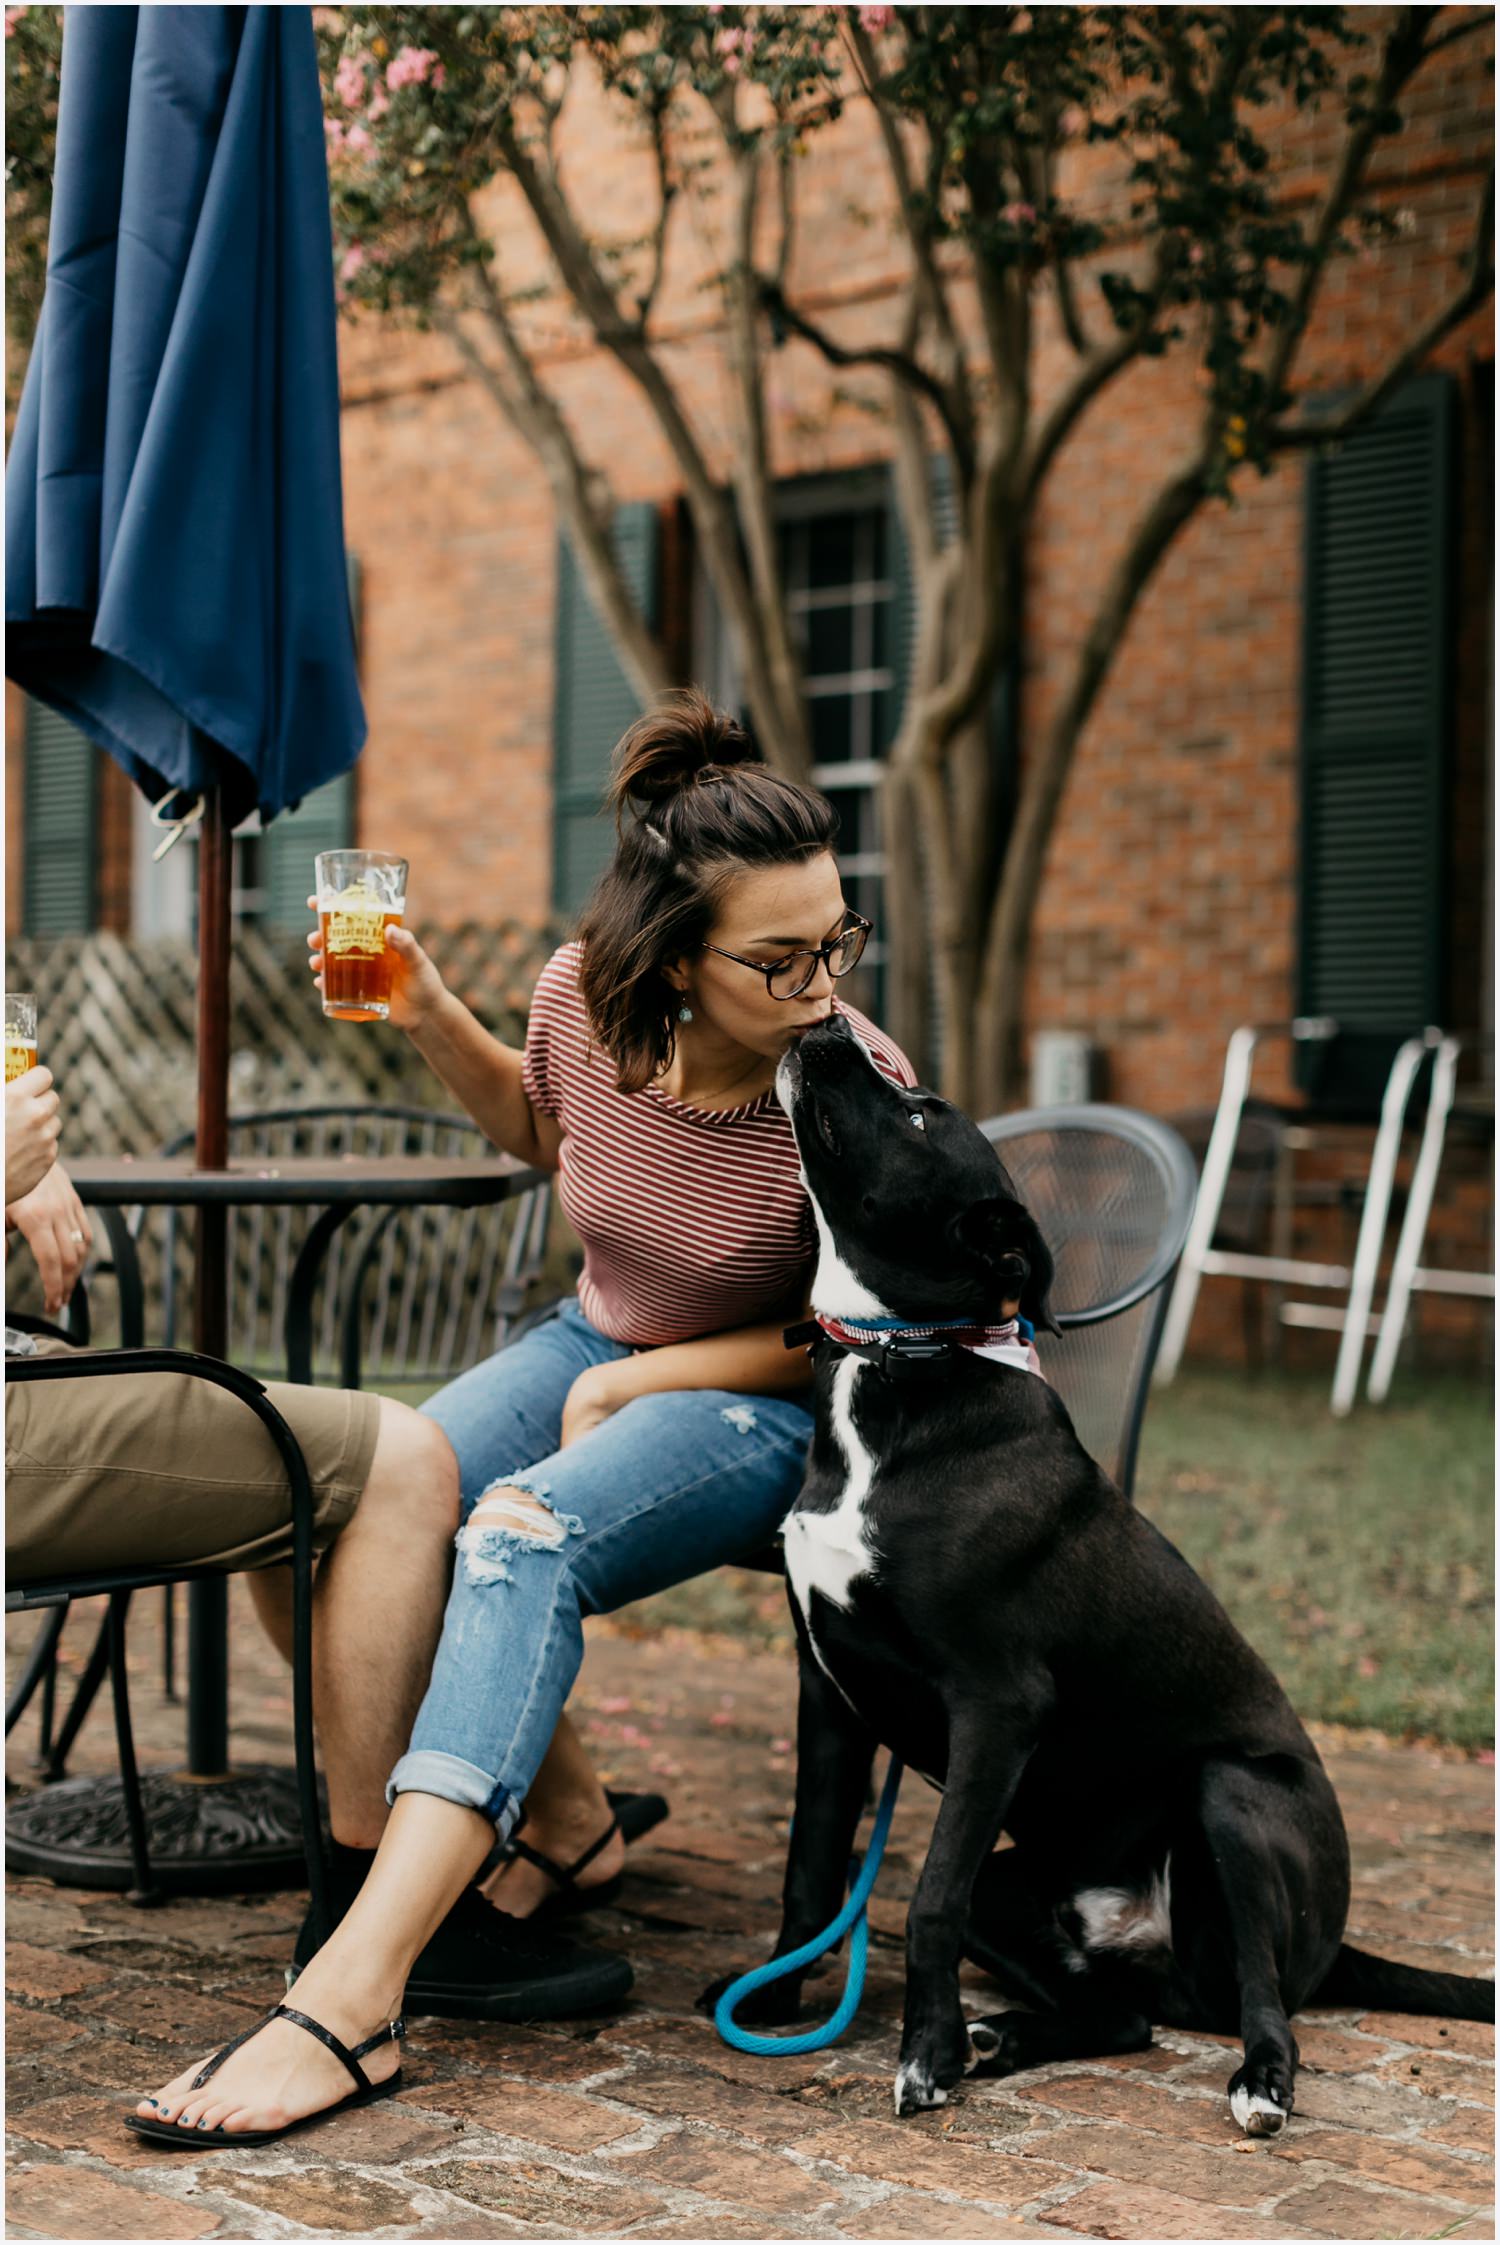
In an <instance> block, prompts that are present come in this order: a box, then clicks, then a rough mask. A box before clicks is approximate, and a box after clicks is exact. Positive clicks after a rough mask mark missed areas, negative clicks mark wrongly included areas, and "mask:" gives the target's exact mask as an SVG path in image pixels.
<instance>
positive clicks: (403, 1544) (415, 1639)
mask: <svg viewBox="0 0 1500 2245" xmlns="http://www.w3.org/2000/svg"><path fill="white" fill-rule="evenodd" d="M379 1400H380V1432H379V1435H378V1437H377V1440H376V1444H375V1455H374V1458H373V1459H372V1460H371V1464H370V1472H369V1478H368V1479H367V1480H366V1482H365V1486H364V1490H363V1493H362V1494H361V1496H360V1500H359V1503H358V1504H357V1505H356V1507H355V1509H354V1513H353V1516H352V1518H351V1519H350V1521H349V1524H348V1526H347V1527H346V1528H344V1529H343V1530H342V1531H341V1532H340V1534H339V1536H338V1538H337V1540H336V1542H335V1543H334V1544H333V1545H332V1546H331V1547H330V1549H329V1550H328V1551H327V1552H325V1554H324V1556H323V1557H322V1559H321V1560H320V1561H319V1563H318V1575H317V1583H316V1586H315V1589H314V1593H313V1704H314V1707H315V1709H316V1713H317V1721H318V1736H319V1739H320V1741H321V1744H322V1748H323V1761H324V1766H325V1768H326V1771H327V1776H328V1808H329V1822H330V1824H331V1826H332V1829H333V1836H334V1838H335V1839H336V1840H340V1841H342V1842H343V1844H344V1845H345V1846H346V1847H356V1848H373V1847H374V1846H375V1845H376V1844H377V1842H378V1841H379V1839H380V1835H381V1832H382V1831H383V1830H384V1828H385V1820H386V1806H385V1784H386V1779H387V1778H388V1777H389V1776H390V1774H391V1771H392V1770H393V1769H394V1768H395V1766H396V1763H397V1762H398V1761H399V1760H400V1758H401V1756H402V1754H403V1753H404V1752H405V1751H406V1744H407V1741H408V1739H409V1738H410V1736H411V1728H412V1724H413V1723H414V1722H415V1720H416V1715H417V1709H418V1707H419V1706H420V1705H421V1701H422V1693H423V1692H424V1690H425V1689H426V1686H427V1679H428V1676H429V1675H430V1673H431V1670H432V1659H433V1654H434V1653H435V1652H436V1650H437V1642H438V1636H439V1634H440V1632H441V1630H442V1626H443V1607H444V1604H445V1603H446V1600H447V1596H448V1577H449V1572H450V1568H451V1564H452V1555H453V1537H454V1533H455V1531H456V1529H457V1526H458V1466H457V1463H456V1461H455V1459H454V1456H453V1452H452V1450H451V1449H450V1447H449V1444H448V1438H447V1436H446V1435H445V1434H444V1433H443V1431H442V1429H441V1428H440V1427H438V1426H437V1425H435V1424H434V1422H433V1421H432V1420H431V1419H424V1418H422V1417H421V1416H420V1415H419V1414H418V1413H417V1412H415V1411H411V1410H408V1408H407V1407H406V1405H405V1404H404V1403H394V1402H392V1401H391V1400H390V1398H389V1397H387V1396H382V1397H381V1398H380V1399H379ZM249 1583H250V1595H251V1598H252V1599H253V1600H254V1603H255V1610H256V1613H257V1614H258V1616H259V1618H260V1621H261V1624H262V1626H263V1627H264V1629H265V1631H266V1634H267V1636H268V1637H269V1638H270V1639H271V1642H272V1644H273V1645H275V1646H276V1648H277V1650H278V1651H279V1652H280V1653H281V1654H282V1655H283V1656H284V1657H285V1658H286V1659H288V1660H290V1658H291V1650H292V1636H291V1570H290V1568H287V1567H267V1568H263V1569H262V1570H260V1572H258V1573H256V1574H252V1575H251V1576H250V1577H249ZM305 2039H306V2038H305V2037H304V2040H305Z"/></svg>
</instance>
